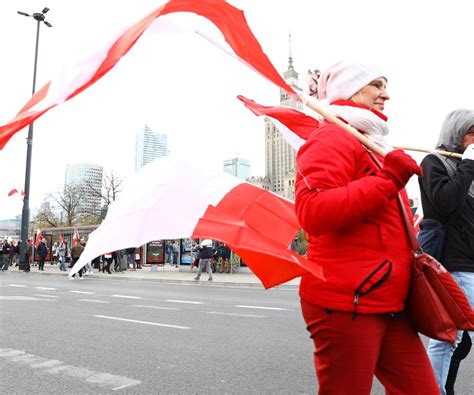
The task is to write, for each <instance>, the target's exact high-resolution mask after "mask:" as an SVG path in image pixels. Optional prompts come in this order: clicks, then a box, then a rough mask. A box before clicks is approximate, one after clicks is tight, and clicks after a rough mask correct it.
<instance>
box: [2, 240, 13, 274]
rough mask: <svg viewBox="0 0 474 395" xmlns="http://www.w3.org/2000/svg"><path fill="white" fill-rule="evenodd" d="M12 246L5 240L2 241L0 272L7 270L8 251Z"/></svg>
mask: <svg viewBox="0 0 474 395" xmlns="http://www.w3.org/2000/svg"><path fill="white" fill-rule="evenodd" d="M11 248H12V246H11V244H10V243H9V241H8V239H5V240H4V241H3V247H2V255H3V268H2V271H6V270H8V267H9V266H10V250H11Z"/></svg>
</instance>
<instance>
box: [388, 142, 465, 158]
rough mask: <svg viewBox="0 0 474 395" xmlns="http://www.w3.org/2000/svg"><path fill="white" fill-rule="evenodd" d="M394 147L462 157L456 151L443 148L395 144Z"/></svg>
mask: <svg viewBox="0 0 474 395" xmlns="http://www.w3.org/2000/svg"><path fill="white" fill-rule="evenodd" d="M395 148H399V149H402V150H405V151H417V152H427V153H431V152H437V153H438V154H441V155H444V156H448V157H452V158H459V159H461V158H462V154H458V153H456V152H449V151H443V150H439V149H427V148H419V147H405V146H400V145H397V146H396V147H395Z"/></svg>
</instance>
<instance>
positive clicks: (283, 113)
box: [238, 95, 319, 150]
mask: <svg viewBox="0 0 474 395" xmlns="http://www.w3.org/2000/svg"><path fill="white" fill-rule="evenodd" d="M238 99H239V100H240V101H242V102H243V103H244V104H245V107H247V108H248V109H249V110H250V111H252V112H253V113H254V114H255V115H257V116H262V115H265V116H267V117H268V118H269V119H270V120H271V121H272V123H273V124H274V125H275V127H276V128H277V129H278V131H279V132H280V133H281V134H282V136H283V138H284V139H285V140H286V141H287V142H288V144H290V145H291V146H292V147H293V148H294V149H295V150H298V149H299V148H300V147H301V146H302V145H303V144H304V143H305V141H306V139H307V138H308V137H309V135H310V134H311V133H312V132H313V131H314V130H316V129H317V128H318V127H319V121H318V120H317V119H316V118H313V117H312V116H310V115H307V114H305V113H303V112H302V111H299V110H297V109H295V108H290V107H283V106H263V105H262V104H258V103H256V102H255V101H253V100H250V99H247V98H246V97H244V96H241V95H239V96H238Z"/></svg>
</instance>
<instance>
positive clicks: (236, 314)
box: [206, 311, 267, 318]
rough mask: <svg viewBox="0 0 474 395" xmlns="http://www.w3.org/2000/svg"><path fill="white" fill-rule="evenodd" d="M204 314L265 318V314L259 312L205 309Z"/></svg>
mask: <svg viewBox="0 0 474 395" xmlns="http://www.w3.org/2000/svg"><path fill="white" fill-rule="evenodd" d="M206 314H218V315H230V316H233V317H249V318H266V317H267V316H266V315H259V314H239V313H222V312H220V311H206Z"/></svg>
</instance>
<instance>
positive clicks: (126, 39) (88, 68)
mask: <svg viewBox="0 0 474 395" xmlns="http://www.w3.org/2000/svg"><path fill="white" fill-rule="evenodd" d="M182 12H184V13H191V14H196V15H198V16H201V17H204V18H206V19H207V20H208V21H209V22H211V23H213V24H214V25H215V26H216V27H217V28H218V29H219V30H220V31H221V33H222V35H223V36H224V39H225V41H226V43H222V44H217V43H216V42H214V40H213V38H211V37H208V36H205V35H204V33H203V32H201V31H196V30H194V32H195V33H198V34H199V35H200V36H201V37H203V38H205V39H207V40H208V41H210V42H212V43H213V44H216V45H218V46H220V47H221V48H222V49H223V50H225V51H226V52H227V53H230V54H231V55H233V56H235V57H236V58H237V59H238V60H240V61H242V63H244V64H246V65H247V66H250V68H251V69H253V70H254V71H256V72H257V73H259V74H260V75H262V76H264V77H265V78H267V79H268V80H270V81H271V82H273V83H274V84H275V85H277V86H278V87H279V88H280V89H283V90H284V91H286V92H288V93H289V94H290V95H296V93H295V91H294V90H293V89H292V88H291V87H290V86H289V85H288V84H287V83H286V82H285V81H284V79H283V78H282V76H281V75H280V74H279V73H278V71H277V70H276V69H275V67H274V66H273V64H272V63H271V62H270V60H269V59H268V57H267V55H266V54H265V53H264V52H263V50H262V47H261V46H260V43H259V42H258V41H257V39H256V38H255V36H254V35H253V33H252V31H251V30H250V28H249V26H248V25H247V21H246V19H245V16H244V14H243V12H242V11H241V10H239V9H238V8H235V7H233V6H232V5H230V4H229V3H227V2H225V1H223V0H206V1H202V0H172V1H169V2H167V3H165V4H163V5H161V6H160V7H158V8H157V9H155V10H154V11H152V12H150V13H149V14H148V15H146V16H145V17H144V18H143V19H141V20H140V21H138V22H137V23H135V24H134V25H132V26H131V27H129V28H128V29H125V30H121V31H120V32H119V33H117V34H116V36H115V37H114V38H113V39H112V40H111V41H110V44H109V46H108V47H106V48H102V49H101V50H98V51H96V52H95V53H94V54H93V55H91V56H89V57H87V58H85V59H84V60H83V61H82V62H80V63H79V64H75V65H72V66H71V67H70V68H68V69H64V70H63V74H62V76H61V78H59V79H57V80H53V81H50V82H48V83H47V84H46V85H45V86H43V87H42V88H41V89H40V90H38V91H37V92H36V93H35V94H34V95H33V97H31V99H30V100H29V101H28V102H27V103H26V104H25V105H24V106H23V108H22V109H21V110H20V112H19V113H18V114H17V115H16V117H15V118H14V119H12V120H11V121H10V122H9V123H8V124H6V125H3V126H0V149H2V148H3V147H4V146H5V144H6V143H7V142H8V141H9V140H10V138H11V137H12V136H13V135H14V134H15V133H17V132H18V131H19V130H21V129H23V128H24V127H25V126H27V125H29V124H31V123H32V122H33V121H35V120H36V119H37V118H39V117H40V116H41V115H43V114H44V113H45V112H47V111H49V110H50V109H52V108H53V107H55V106H57V105H59V104H61V103H64V102H65V101H67V100H69V99H71V98H73V97H74V96H76V95H78V94H79V93H81V92H82V91H83V90H85V89H87V88H88V87H89V86H91V85H93V84H94V83H95V82H97V81H98V80H99V79H100V78H102V77H103V76H104V75H105V74H106V73H107V72H109V71H110V70H111V69H112V68H113V67H115V65H116V64H117V63H118V61H119V60H120V59H121V58H122V57H123V56H125V55H126V54H127V53H128V51H129V50H130V49H131V48H132V47H133V45H135V42H136V41H137V40H138V39H139V38H140V37H141V35H142V34H143V33H144V32H145V31H146V30H147V29H148V28H149V27H150V26H151V25H154V27H156V26H155V25H159V27H160V28H161V29H162V30H157V29H154V32H155V33H156V32H157V31H162V32H165V33H166V32H167V31H166V26H165V27H164V26H163V24H162V23H160V22H161V19H160V18H159V17H160V16H163V15H169V14H175V13H176V14H178V15H179V14H180V13H182ZM173 18H176V19H177V18H178V17H177V16H176V17H175V16H173ZM167 22H168V23H173V20H170V19H167ZM165 23H166V22H165ZM187 24H188V25H189V20H188V21H187ZM168 26H169V25H168ZM216 38H217V37H216ZM221 41H222V39H221Z"/></svg>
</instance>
